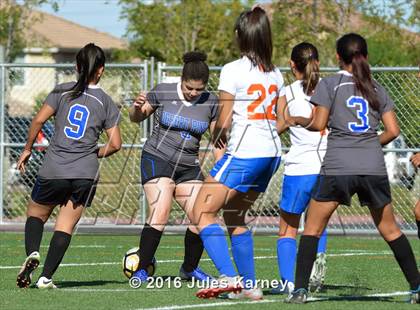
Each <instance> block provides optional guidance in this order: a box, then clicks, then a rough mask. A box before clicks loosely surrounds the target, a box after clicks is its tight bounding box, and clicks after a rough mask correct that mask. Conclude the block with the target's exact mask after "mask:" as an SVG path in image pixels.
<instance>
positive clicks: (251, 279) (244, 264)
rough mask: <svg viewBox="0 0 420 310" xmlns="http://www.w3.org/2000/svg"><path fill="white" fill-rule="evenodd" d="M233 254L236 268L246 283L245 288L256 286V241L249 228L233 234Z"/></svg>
mask: <svg viewBox="0 0 420 310" xmlns="http://www.w3.org/2000/svg"><path fill="white" fill-rule="evenodd" d="M230 238H231V241H232V255H233V260H234V261H235V264H236V268H237V269H238V273H239V275H240V276H241V277H243V281H244V284H245V288H253V287H254V286H255V265H254V241H253V239H252V233H251V232H250V231H249V230H247V231H246V232H244V233H242V234H239V235H232V236H231V237H230Z"/></svg>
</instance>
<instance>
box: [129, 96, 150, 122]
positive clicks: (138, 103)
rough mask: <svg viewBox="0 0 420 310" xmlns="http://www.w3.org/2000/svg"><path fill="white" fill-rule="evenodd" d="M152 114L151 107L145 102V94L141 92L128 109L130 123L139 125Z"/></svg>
mask: <svg viewBox="0 0 420 310" xmlns="http://www.w3.org/2000/svg"><path fill="white" fill-rule="evenodd" d="M153 112H154V109H153V107H152V106H151V105H150V103H149V102H148V101H147V97H146V93H145V92H141V93H140V94H139V95H138V96H137V97H136V99H135V100H134V102H133V105H132V106H131V107H130V108H129V110H128V113H129V116H130V121H132V122H134V123H140V122H141V121H144V120H145V119H146V118H148V117H149V116H150V115H151V114H152V113H153Z"/></svg>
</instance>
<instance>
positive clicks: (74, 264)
mask: <svg viewBox="0 0 420 310" xmlns="http://www.w3.org/2000/svg"><path fill="white" fill-rule="evenodd" d="M372 255H391V252H385V251H382V252H365V253H340V254H328V257H345V256H372ZM275 258H277V256H255V257H254V259H255V260H260V259H275ZM183 261H184V260H182V259H166V260H158V264H168V263H182V262H183ZM201 261H210V258H203V259H202V260H201ZM120 264H121V262H102V263H67V264H60V267H79V266H80V267H82V266H107V265H120ZM39 266H40V267H42V265H39ZM21 267H22V266H0V269H19V268H21Z"/></svg>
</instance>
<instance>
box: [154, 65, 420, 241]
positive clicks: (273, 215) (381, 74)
mask: <svg viewBox="0 0 420 310" xmlns="http://www.w3.org/2000/svg"><path fill="white" fill-rule="evenodd" d="M210 69H211V72H210V79H209V84H208V89H209V90H210V91H216V90H217V85H218V81H219V73H220V70H221V67H211V68H210ZM181 70H182V67H180V66H167V65H165V64H163V63H158V67H157V76H158V81H157V82H165V81H176V80H177V79H179V77H180V74H181ZM280 70H281V71H282V73H283V77H284V79H285V82H286V84H290V83H292V82H293V80H294V78H293V75H292V74H291V72H290V69H289V68H280ZM337 70H338V69H337V68H323V69H321V71H322V72H321V75H322V76H325V75H328V74H331V73H333V72H337ZM372 71H373V76H374V78H375V79H376V80H377V81H378V82H379V83H380V84H382V85H383V86H384V87H385V88H386V89H387V90H388V92H389V94H390V95H391V97H392V99H393V100H394V101H395V104H396V111H397V114H398V119H399V123H400V126H401V135H400V137H399V138H398V139H396V140H395V141H393V142H392V143H390V144H389V145H388V146H387V147H386V148H385V149H384V152H385V161H386V165H387V170H388V174H389V179H390V182H391V188H392V195H393V205H394V209H395V210H396V214H397V215H396V216H397V220H398V222H399V224H400V225H401V227H402V228H403V229H404V230H407V231H414V229H415V222H414V214H413V208H414V205H415V203H416V201H417V200H418V199H419V196H420V178H418V174H417V171H416V169H415V168H414V166H413V165H412V164H411V163H410V161H409V158H410V157H411V155H412V154H413V153H414V152H416V151H417V152H418V151H420V149H419V146H420V136H419V132H420V128H419V126H420V78H418V77H417V75H418V68H373V69H372ZM207 137H208V136H207ZM281 140H282V148H283V155H284V154H285V153H286V152H287V150H288V148H289V147H290V139H289V135H288V133H285V134H282V135H281ZM202 145H203V147H204V146H206V145H208V141H206V140H205V139H204V141H202ZM205 158H206V160H205V161H204V162H203V170H205V171H206V172H208V171H209V170H210V169H211V168H212V165H213V161H212V157H211V156H206V157H205ZM283 170H284V167H283V164H282V165H281V166H280V169H279V170H278V171H277V173H276V174H275V175H274V176H273V178H272V180H271V182H270V185H269V187H268V188H267V191H266V192H265V194H264V195H261V196H260V197H259V199H258V200H257V201H256V203H255V204H254V206H253V208H252V210H250V211H249V212H248V220H249V223H250V225H251V226H256V227H258V228H259V229H267V230H274V229H276V227H277V225H278V217H279V207H278V206H279V200H280V198H281V197H280V193H281V188H282V175H283ZM182 214H183V211H182V210H181V209H180V208H176V207H175V210H174V211H173V212H172V221H174V222H175V221H176V219H179V218H180V217H182ZM328 228H329V229H330V230H334V231H336V232H338V233H339V232H342V233H353V232H354V233H361V232H363V233H370V232H375V231H376V229H375V226H374V224H373V221H372V220H371V217H370V214H369V210H368V209H367V208H366V207H361V206H360V205H359V201H358V199H357V197H353V201H352V205H351V207H345V206H343V207H340V208H338V209H337V212H335V214H334V215H333V217H332V218H331V220H330V222H329V227H328Z"/></svg>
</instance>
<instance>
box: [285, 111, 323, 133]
mask: <svg viewBox="0 0 420 310" xmlns="http://www.w3.org/2000/svg"><path fill="white" fill-rule="evenodd" d="M329 115H330V110H329V109H328V108H326V107H322V106H317V107H315V109H314V112H313V113H312V117H310V118H306V117H302V116H291V117H290V119H289V120H288V121H289V122H290V124H292V125H294V126H296V125H300V126H302V127H304V128H306V129H308V130H310V131H322V130H324V129H325V128H326V127H327V123H328V117H329Z"/></svg>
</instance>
